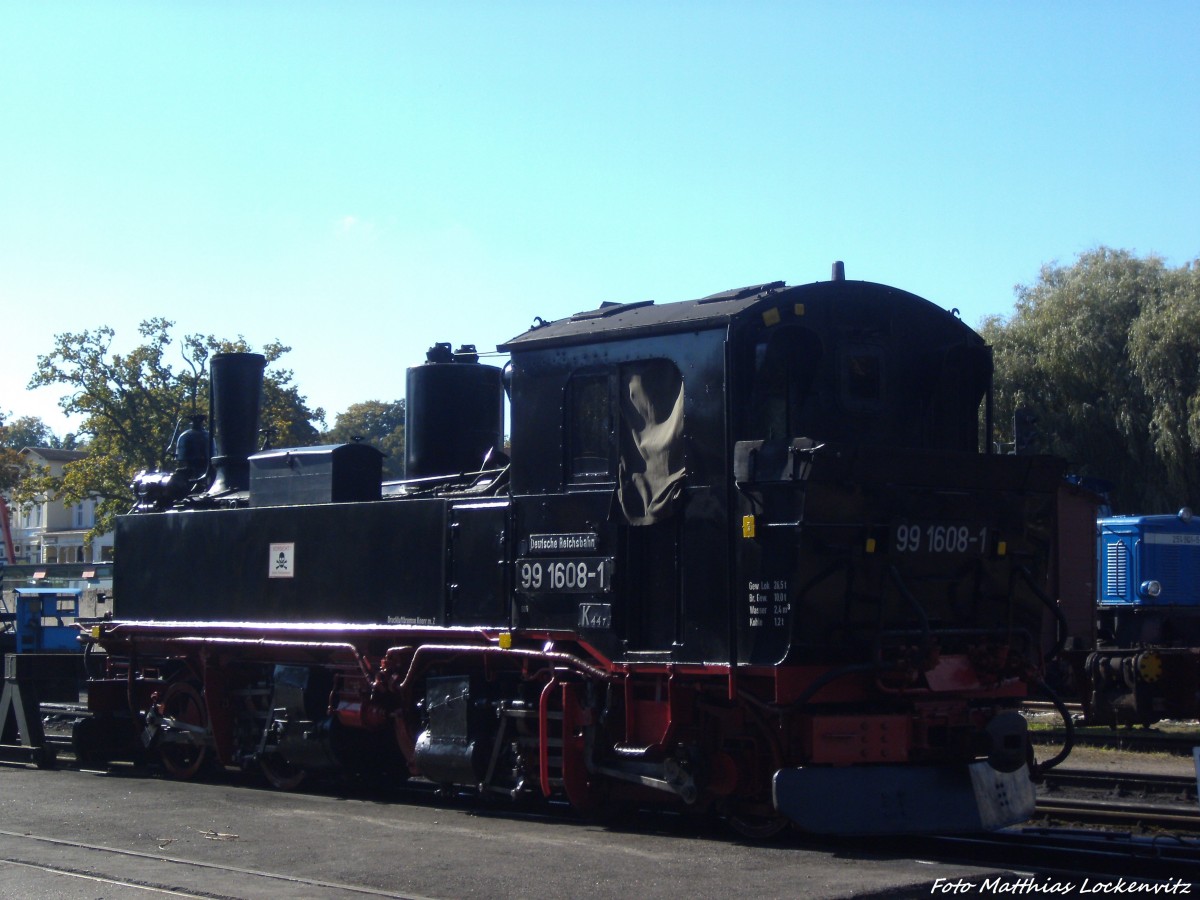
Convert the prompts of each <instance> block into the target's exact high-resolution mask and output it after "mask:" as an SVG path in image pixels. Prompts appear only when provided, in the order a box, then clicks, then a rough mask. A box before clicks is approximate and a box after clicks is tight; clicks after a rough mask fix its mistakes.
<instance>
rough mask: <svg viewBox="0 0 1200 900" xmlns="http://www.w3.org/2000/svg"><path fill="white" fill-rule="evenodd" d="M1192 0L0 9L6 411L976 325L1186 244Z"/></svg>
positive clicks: (381, 387) (1199, 154)
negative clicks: (703, 323)
mask: <svg viewBox="0 0 1200 900" xmlns="http://www.w3.org/2000/svg"><path fill="white" fill-rule="evenodd" d="M1198 47H1200V3H1196V2H1194V0H1189V2H1153V3H1134V2H1103V0H1101V2H1070V3H1068V2H1058V3H1056V2H1003V3H1001V2H994V3H986V2H968V0H963V2H837V3H833V2H831V3H804V2H794V3H785V2H744V0H741V2H739V0H727V2H683V0H679V2H669V3H668V2H654V0H640V2H595V3H576V2H562V0H558V2H509V3H504V2H453V0H445V2H434V0H428V2H410V3H405V2H353V0H342V2H303V0H295V2H255V0H226V2H221V0H207V2H186V3H185V2H137V3H132V2H78V3H74V2H53V3H41V2H33V0H28V2H26V0H7V2H5V3H3V4H0V117H2V118H0V121H2V122H3V132H2V134H3V139H2V140H0V336H2V340H0V412H5V413H9V414H11V415H13V416H22V415H38V416H41V417H43V418H44V419H45V420H46V421H47V423H48V424H50V425H51V427H53V428H54V429H55V431H57V432H58V433H59V434H60V435H61V434H63V433H65V432H66V431H67V430H69V429H70V423H69V422H66V420H64V419H62V417H61V416H60V415H59V414H58V412H57V407H56V403H55V401H56V400H57V397H58V393H57V392H53V391H38V392H29V391H27V390H26V387H25V385H26V384H27V382H28V380H29V378H30V376H31V375H32V373H33V371H34V368H35V364H36V358H37V356H38V355H39V354H43V353H46V352H48V351H49V350H50V349H51V347H52V344H53V339H54V336H55V335H56V334H58V333H62V332H67V331H71V332H76V331H81V330H84V329H93V328H96V327H99V326H101V325H111V326H112V327H114V328H115V329H116V330H117V334H118V348H119V349H121V350H127V349H129V348H130V347H132V346H134V345H135V344H136V343H137V342H138V335H137V331H136V326H137V323H138V322H139V321H141V320H142V319H146V318H149V317H154V316H165V317H166V318H169V319H172V320H174V321H175V322H176V323H177V328H176V332H177V333H178V334H179V335H182V334H184V333H189V332H202V333H206V334H207V333H211V334H216V335H218V336H220V337H228V338H233V337H236V336H237V335H243V336H244V337H245V338H246V339H247V340H248V341H249V342H250V343H251V344H253V345H255V346H261V345H263V344H265V343H267V342H269V341H272V340H276V339H278V340H280V341H282V342H283V343H284V344H287V345H290V346H291V347H292V348H293V350H292V352H291V353H290V354H288V355H287V356H286V357H285V362H286V363H287V364H289V365H290V367H291V368H292V369H293V370H294V371H295V375H296V380H297V383H298V385H299V387H300V389H301V391H302V393H304V394H305V395H306V396H307V397H308V399H309V402H310V404H311V405H312V406H320V407H324V408H325V410H326V412H327V414H328V420H329V424H332V423H333V419H334V415H335V414H336V413H337V412H340V411H342V410H344V409H345V408H346V407H347V406H349V405H350V404H351V403H354V402H357V401H361V400H368V399H381V400H391V399H395V398H397V397H400V396H402V395H403V391H404V370H405V368H406V367H407V366H409V365H414V364H417V363H419V362H420V361H421V360H422V359H423V358H424V351H425V349H426V348H427V347H428V346H429V345H430V344H431V343H433V342H435V341H450V342H453V343H455V344H456V345H457V344H459V343H464V342H465V343H475V344H477V345H479V346H480V347H481V348H486V349H494V347H495V345H496V344H497V343H500V342H502V341H504V340H506V339H507V338H510V337H512V336H513V335H516V334H518V333H520V332H522V331H523V330H525V328H526V327H527V326H528V325H529V323H530V322H531V321H532V319H533V317H534V316H541V317H543V318H546V319H552V318H557V317H561V316H563V315H567V314H570V313H572V312H575V311H577V310H580V309H586V308H591V307H594V306H596V305H598V304H599V303H601V302H603V301H608V300H612V301H633V300H645V299H650V300H655V301H658V302H665V301H671V300H683V299H690V298H694V297H699V296H703V295H705V294H710V293H713V292H715V291H719V290H723V289H725V288H729V287H736V286H740V285H746V284H752V283H758V282H762V281H770V280H776V279H782V280H786V281H788V282H789V283H792V284H797V283H804V282H809V281H816V280H822V279H826V278H828V277H829V271H830V264H831V263H832V262H833V261H834V260H835V259H843V260H845V261H846V268H847V275H848V277H850V278H855V279H866V280H870V281H880V282H886V283H890V284H895V285H897V286H899V287H903V288H905V289H907V290H910V291H913V292H914V293H917V294H920V295H922V296H925V297H927V298H929V299H930V300H932V301H934V302H935V303H938V304H940V305H942V306H944V307H947V308H949V307H957V308H959V309H960V310H961V312H962V316H963V318H964V319H965V320H966V321H967V322H968V323H970V324H972V325H977V324H978V323H979V322H980V320H981V319H982V318H983V317H984V316H986V315H988V314H996V313H998V314H1007V313H1008V312H1009V311H1010V310H1011V307H1012V302H1013V287H1014V285H1016V284H1028V283H1032V282H1033V281H1034V280H1035V279H1036V277H1037V274H1038V271H1039V269H1040V267H1041V265H1042V264H1043V263H1046V262H1052V261H1058V262H1061V263H1066V264H1069V263H1071V262H1072V261H1073V260H1074V259H1075V257H1076V256H1077V254H1079V253H1080V252H1082V251H1084V250H1087V249H1090V248H1092V247H1095V246H1097V245H1100V244H1104V245H1108V246H1112V247H1119V248H1124V249H1129V250H1133V251H1135V252H1137V253H1139V254H1143V255H1144V254H1150V253H1157V254H1159V255H1161V256H1163V257H1165V258H1166V260H1167V261H1168V263H1170V264H1171V265H1182V264H1184V263H1186V262H1188V261H1189V260H1192V259H1194V258H1196V257H1198V256H1200V62H1198V61H1200V55H1198V54H1200V50H1198V49H1197V48H1198Z"/></svg>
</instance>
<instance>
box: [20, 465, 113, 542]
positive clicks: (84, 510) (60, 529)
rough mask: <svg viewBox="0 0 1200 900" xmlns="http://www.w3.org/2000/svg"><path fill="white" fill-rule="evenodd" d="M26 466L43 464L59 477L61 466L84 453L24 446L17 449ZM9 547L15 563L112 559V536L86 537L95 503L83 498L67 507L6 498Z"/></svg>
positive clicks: (52, 502) (44, 500) (50, 501)
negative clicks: (11, 548)
mask: <svg viewBox="0 0 1200 900" xmlns="http://www.w3.org/2000/svg"><path fill="white" fill-rule="evenodd" d="M21 455H22V456H23V457H25V458H26V460H27V461H28V463H29V465H30V466H34V467H44V468H46V469H48V470H49V471H50V474H51V475H54V476H61V475H62V474H63V467H64V466H65V465H66V464H67V463H70V462H74V461H75V460H77V459H83V458H84V457H85V456H86V455H87V454H86V453H85V452H83V451H81V450H58V449H55V448H53V447H26V448H25V449H24V450H22V451H21ZM9 515H10V517H11V529H12V538H13V549H14V550H15V552H16V563H17V564H22V563H24V564H40V563H49V564H54V563H91V562H96V563H99V562H109V561H111V560H112V553H113V536H112V533H111V532H110V533H109V534H105V535H101V536H100V537H97V538H94V539H93V540H92V541H91V542H88V540H87V534H88V532H89V531H90V530H91V529H92V526H93V525H95V524H96V503H95V501H94V500H85V501H83V502H82V503H75V504H72V505H70V506H68V505H66V504H64V503H63V502H62V501H61V500H53V499H51V498H49V497H42V498H39V499H38V500H36V501H34V502H33V503H30V504H28V505H20V504H16V503H13V502H12V501H11V500H10V501H9Z"/></svg>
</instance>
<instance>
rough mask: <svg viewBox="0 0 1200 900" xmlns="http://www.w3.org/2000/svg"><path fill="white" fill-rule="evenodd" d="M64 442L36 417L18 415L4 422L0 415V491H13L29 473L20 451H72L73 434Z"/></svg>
mask: <svg viewBox="0 0 1200 900" xmlns="http://www.w3.org/2000/svg"><path fill="white" fill-rule="evenodd" d="M67 437H68V440H67V441H66V442H63V441H60V440H59V439H58V437H57V436H56V435H55V434H54V432H53V431H51V430H50V428H49V427H48V426H47V425H46V423H45V422H43V421H42V420H41V419H39V418H38V417H37V416H21V417H20V418H19V419H14V420H12V421H11V422H8V423H6V422H5V414H4V413H0V491H3V492H4V493H6V494H8V493H11V492H13V491H14V490H15V488H16V487H17V485H18V484H19V483H20V481H21V479H22V478H23V477H24V476H25V475H26V474H28V466H27V463H26V460H25V458H24V457H23V456H21V451H22V450H24V449H25V448H26V447H60V448H63V449H66V450H70V449H73V445H74V435H68V436H67Z"/></svg>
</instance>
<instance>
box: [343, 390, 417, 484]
mask: <svg viewBox="0 0 1200 900" xmlns="http://www.w3.org/2000/svg"><path fill="white" fill-rule="evenodd" d="M324 437H325V441H326V442H327V443H330V444H335V443H336V444H343V443H347V442H349V441H352V440H354V439H355V438H361V439H362V440H364V441H366V442H367V443H369V444H371V445H372V446H375V447H378V448H379V449H380V450H382V451H383V452H384V453H385V454H386V456H385V457H384V460H383V477H384V478H395V479H399V478H403V477H404V401H403V400H393V401H392V402H391V403H384V402H382V401H380V400H367V401H364V402H363V403H354V404H352V405H351V406H350V407H349V408H347V410H346V411H345V412H343V413H339V414H338V416H337V419H336V420H335V421H334V425H333V428H331V429H330V430H329V431H328V432H327V433H326V434H325V436H324Z"/></svg>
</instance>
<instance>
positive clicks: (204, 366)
mask: <svg viewBox="0 0 1200 900" xmlns="http://www.w3.org/2000/svg"><path fill="white" fill-rule="evenodd" d="M173 327H174V323H173V322H171V321H168V320H167V319H163V318H156V319H149V320H147V321H144V322H142V323H141V325H140V326H139V329H138V330H139V333H140V334H141V337H142V343H141V344H139V345H138V346H137V347H135V348H134V349H133V350H131V351H130V352H128V353H125V354H122V353H116V352H113V350H112V344H113V340H114V338H115V332H114V331H113V329H112V328H109V327H101V328H97V329H95V330H94V331H83V332H80V333H78V334H60V335H58V336H57V337H56V338H55V344H54V349H53V350H51V352H50V353H48V354H46V355H45V356H40V357H38V364H37V371H36V373H35V374H34V376H33V377H32V378H31V379H30V382H29V387H30V388H35V387H45V386H60V387H65V388H66V389H67V393H66V394H65V396H64V397H63V398H62V399H61V400H60V401H59V406H60V407H61V408H62V410H63V412H65V413H67V414H69V415H72V416H81V417H82V419H83V425H82V428H81V429H80V433H81V434H82V435H84V436H86V438H87V441H88V444H87V450H88V455H87V457H85V458H84V459H81V460H78V461H76V462H72V463H68V464H67V465H66V466H65V467H64V475H63V477H62V478H61V479H46V478H44V479H43V481H42V483H38V484H36V485H34V487H36V488H37V489H39V490H42V491H44V492H46V493H50V494H53V495H56V496H57V497H58V498H59V499H62V500H63V501H64V502H66V503H78V502H80V501H81V500H83V499H85V498H87V497H93V496H94V497H96V498H97V507H96V526H95V528H94V529H93V533H96V534H102V533H104V532H106V531H109V530H111V528H112V524H113V519H114V518H115V517H116V516H117V515H119V514H120V513H123V512H125V511H126V510H128V508H129V507H130V505H131V503H132V501H133V495H132V493H131V491H130V483H131V481H132V480H133V477H134V476H135V475H136V474H137V473H138V472H139V471H142V470H154V469H158V468H161V467H163V466H169V465H171V463H172V462H173V460H172V452H173V441H174V440H175V437H176V436H177V435H178V433H179V431H180V429H182V428H184V427H186V425H187V421H188V418H189V417H190V416H191V415H193V414H201V415H207V414H208V376H209V370H208V362H209V359H210V358H211V356H212V355H214V354H215V353H221V352H245V351H247V350H249V349H250V348H249V346H248V345H247V344H246V342H245V340H243V339H242V338H241V337H239V338H238V339H237V340H233V341H230V340H222V339H218V338H215V337H213V336H211V335H196V334H192V335H187V336H185V337H184V338H183V339H182V341H180V342H179V343H178V344H177V343H176V342H175V340H174V339H173V338H172V336H171V329H172V328H173ZM289 349H290V348H288V347H285V346H283V345H282V344H280V343H278V342H276V343H273V344H269V345H267V347H265V348H264V349H263V351H262V352H263V354H264V355H265V356H266V358H267V365H268V369H267V372H266V375H265V382H264V386H263V395H264V401H263V426H264V430H266V431H268V432H270V433H273V434H274V435H275V440H276V442H277V443H280V442H284V443H286V444H287V445H289V446H303V445H305V444H312V443H313V442H314V440H315V439H316V438H317V436H318V435H319V433H320V431H319V429H318V428H317V425H316V424H314V423H319V424H321V425H323V424H324V411H323V410H320V409H315V410H310V409H309V408H308V407H307V405H306V403H305V398H304V397H303V396H302V395H301V394H300V393H299V390H298V389H297V387H296V385H295V384H294V383H293V375H292V372H291V371H290V370H288V369H282V368H279V367H278V365H277V363H278V361H279V359H280V358H281V357H282V356H283V355H284V354H286V353H287V352H288V350H289ZM176 353H178V359H179V361H180V362H181V363H182V364H183V365H181V366H178V367H176V365H175V364H174V363H173V362H172V358H173V357H174V356H175V354H176Z"/></svg>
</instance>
